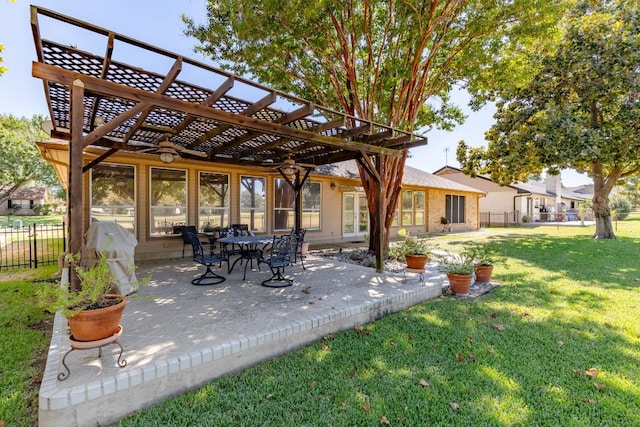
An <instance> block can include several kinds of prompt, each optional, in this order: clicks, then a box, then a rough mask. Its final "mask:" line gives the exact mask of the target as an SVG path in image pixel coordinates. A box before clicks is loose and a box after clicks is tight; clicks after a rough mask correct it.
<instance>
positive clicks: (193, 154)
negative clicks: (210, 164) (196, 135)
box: [176, 146, 209, 157]
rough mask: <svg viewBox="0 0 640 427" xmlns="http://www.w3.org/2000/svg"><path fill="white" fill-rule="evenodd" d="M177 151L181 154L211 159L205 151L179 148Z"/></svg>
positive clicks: (177, 147)
mask: <svg viewBox="0 0 640 427" xmlns="http://www.w3.org/2000/svg"><path fill="white" fill-rule="evenodd" d="M176 150H177V151H178V152H180V153H185V154H191V155H192V156H199V157H209V155H208V154H207V153H205V152H204V151H197V150H190V149H188V148H182V147H179V146H176Z"/></svg>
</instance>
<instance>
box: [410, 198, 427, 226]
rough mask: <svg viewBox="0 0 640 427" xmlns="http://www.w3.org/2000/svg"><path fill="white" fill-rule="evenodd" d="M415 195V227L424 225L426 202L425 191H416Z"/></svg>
mask: <svg viewBox="0 0 640 427" xmlns="http://www.w3.org/2000/svg"><path fill="white" fill-rule="evenodd" d="M413 194H414V196H413V197H414V201H415V214H414V222H413V223H414V224H415V225H424V216H425V215H424V207H425V204H424V201H425V195H424V191H416V192H414V193H413Z"/></svg>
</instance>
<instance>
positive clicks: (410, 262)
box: [404, 255, 428, 270]
mask: <svg viewBox="0 0 640 427" xmlns="http://www.w3.org/2000/svg"><path fill="white" fill-rule="evenodd" d="M404 258H405V260H406V261H407V268H412V269H414V270H422V269H424V266H425V265H426V264H427V258H428V257H427V255H405V256H404Z"/></svg>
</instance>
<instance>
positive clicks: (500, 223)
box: [480, 211, 522, 228]
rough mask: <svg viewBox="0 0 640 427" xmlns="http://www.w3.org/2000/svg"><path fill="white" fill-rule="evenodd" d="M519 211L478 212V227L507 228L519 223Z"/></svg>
mask: <svg viewBox="0 0 640 427" xmlns="http://www.w3.org/2000/svg"><path fill="white" fill-rule="evenodd" d="M521 219H522V218H521V217H520V211H512V212H480V227H505V228H507V227H509V226H514V225H518V224H520V223H521Z"/></svg>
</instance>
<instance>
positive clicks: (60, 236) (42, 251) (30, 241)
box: [0, 221, 67, 270]
mask: <svg viewBox="0 0 640 427" xmlns="http://www.w3.org/2000/svg"><path fill="white" fill-rule="evenodd" d="M66 234H67V233H66V226H65V224H64V223H62V224H32V225H28V226H24V227H23V226H22V225H21V224H20V223H18V222H17V221H16V222H14V226H13V227H4V228H0V270H2V269H9V268H19V267H28V268H38V266H39V265H41V264H51V263H56V262H58V257H59V256H60V255H61V254H63V253H64V252H65V251H66V250H67V240H66Z"/></svg>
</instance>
